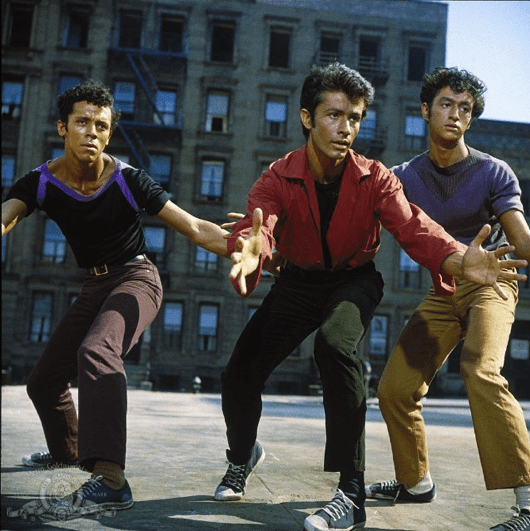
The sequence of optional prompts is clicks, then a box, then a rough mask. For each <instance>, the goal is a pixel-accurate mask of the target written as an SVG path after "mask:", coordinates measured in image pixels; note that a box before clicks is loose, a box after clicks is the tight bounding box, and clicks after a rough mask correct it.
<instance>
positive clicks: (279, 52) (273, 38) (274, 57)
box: [269, 29, 291, 68]
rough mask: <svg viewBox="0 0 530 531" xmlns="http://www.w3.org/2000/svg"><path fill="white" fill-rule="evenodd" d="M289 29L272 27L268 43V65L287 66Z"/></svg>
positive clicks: (274, 66) (275, 66)
mask: <svg viewBox="0 0 530 531" xmlns="http://www.w3.org/2000/svg"><path fill="white" fill-rule="evenodd" d="M290 41H291V32H290V31H289V30H281V29H272V30H271V32H270V44H269V66H270V67H273V68H289V45H290Z"/></svg>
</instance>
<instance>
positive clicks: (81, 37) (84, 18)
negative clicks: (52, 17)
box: [63, 6, 90, 48]
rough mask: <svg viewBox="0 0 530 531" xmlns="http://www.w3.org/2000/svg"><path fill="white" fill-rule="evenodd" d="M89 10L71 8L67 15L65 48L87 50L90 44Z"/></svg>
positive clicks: (64, 38) (64, 37)
mask: <svg viewBox="0 0 530 531" xmlns="http://www.w3.org/2000/svg"><path fill="white" fill-rule="evenodd" d="M89 18H90V13H89V11H88V9H83V8H81V7H77V6H70V7H69V9H68V13H67V15H66V25H65V28H64V36H63V46H64V47H65V48H86V47H87V43H88V22H89Z"/></svg>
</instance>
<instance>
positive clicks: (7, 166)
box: [2, 155, 15, 188]
mask: <svg viewBox="0 0 530 531" xmlns="http://www.w3.org/2000/svg"><path fill="white" fill-rule="evenodd" d="M14 179H15V157H14V156H13V155H2V188H10V187H11V185H12V184H13V180H14Z"/></svg>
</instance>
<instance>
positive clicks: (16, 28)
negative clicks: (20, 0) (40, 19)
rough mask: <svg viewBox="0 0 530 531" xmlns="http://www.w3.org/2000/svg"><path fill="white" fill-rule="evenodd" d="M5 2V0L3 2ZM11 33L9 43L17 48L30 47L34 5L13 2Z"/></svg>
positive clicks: (11, 6)
mask: <svg viewBox="0 0 530 531" xmlns="http://www.w3.org/2000/svg"><path fill="white" fill-rule="evenodd" d="M2 4H3V2H2ZM10 8H11V33H10V36H9V37H10V39H9V45H10V46H13V47H16V48H29V44H30V39H31V24H32V21H33V6H32V5H23V4H21V5H16V4H15V3H14V2H11V5H10Z"/></svg>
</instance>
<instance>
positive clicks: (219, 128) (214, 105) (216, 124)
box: [205, 91, 230, 133]
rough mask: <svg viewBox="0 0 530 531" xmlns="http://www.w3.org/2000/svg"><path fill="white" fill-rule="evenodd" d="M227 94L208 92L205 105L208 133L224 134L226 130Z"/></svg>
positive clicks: (228, 100) (228, 99) (228, 98)
mask: <svg viewBox="0 0 530 531" xmlns="http://www.w3.org/2000/svg"><path fill="white" fill-rule="evenodd" d="M229 102H230V94H229V93H228V92H218V91H215V92H213V91H212V92H210V93H209V94H208V100H207V105H206V126H205V130H206V131H208V132H219V133H226V131H227V130H228V107H229Z"/></svg>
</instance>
